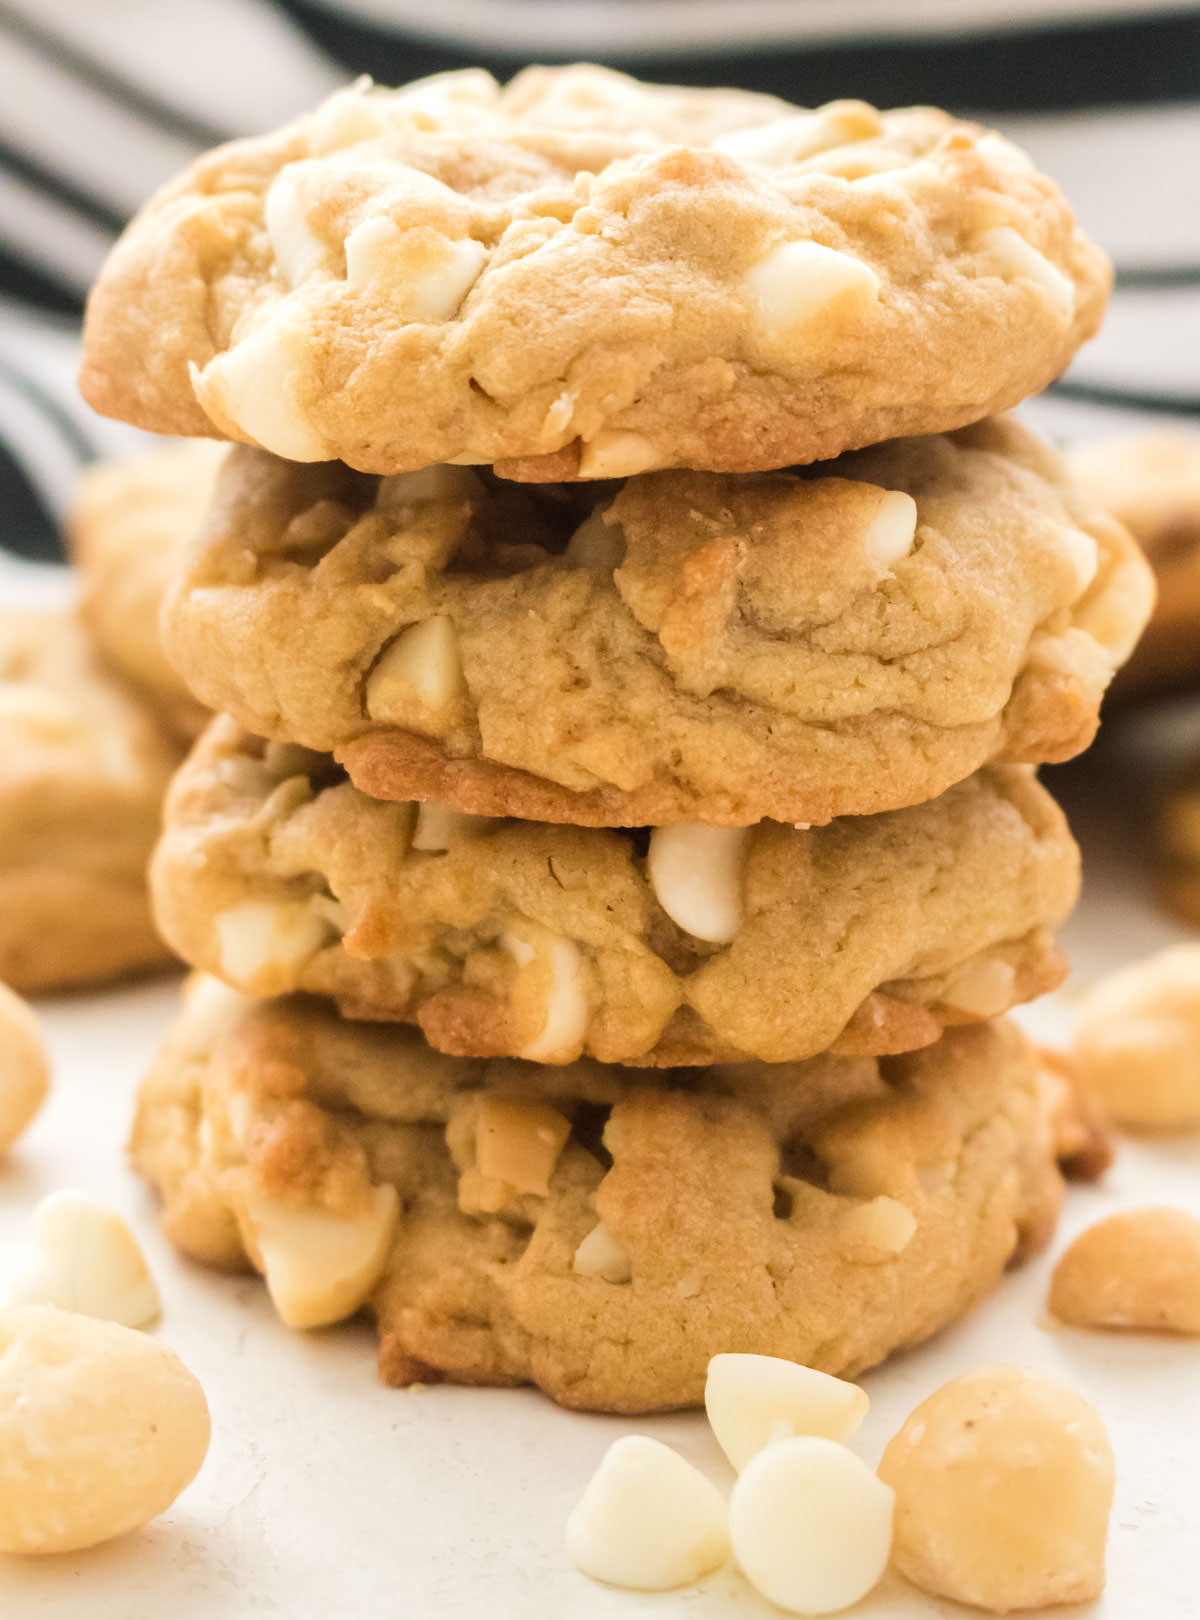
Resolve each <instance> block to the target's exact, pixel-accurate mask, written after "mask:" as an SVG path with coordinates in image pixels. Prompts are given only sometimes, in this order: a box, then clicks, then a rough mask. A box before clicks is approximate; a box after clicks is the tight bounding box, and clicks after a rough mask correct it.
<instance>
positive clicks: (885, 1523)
mask: <svg viewBox="0 0 1200 1620" xmlns="http://www.w3.org/2000/svg"><path fill="white" fill-rule="evenodd" d="M894 1500H895V1499H894V1497H893V1494H892V1491H891V1490H890V1489H889V1487H888V1486H887V1485H885V1484H883V1483H882V1481H880V1480H879V1479H877V1478H876V1477H875V1475H874V1474H873V1473H872V1472H871V1470H870V1469H869V1468H868V1467H867V1465H866V1463H864V1462H862V1461H860V1460H859V1458H857V1457H856V1456H855V1455H854V1453H853V1452H851V1451H847V1450H846V1448H845V1447H844V1446H840V1445H838V1444H837V1442H836V1441H834V1440H828V1439H825V1438H823V1437H821V1436H817V1435H799V1436H797V1437H796V1438H794V1439H792V1440H781V1441H779V1442H778V1443H777V1444H775V1445H768V1446H764V1447H763V1449H762V1450H761V1451H759V1452H758V1453H757V1454H756V1455H755V1456H753V1457H751V1459H750V1461H749V1462H748V1463H747V1464H746V1466H745V1468H744V1469H743V1470H742V1472H741V1473H740V1474H739V1475H738V1480H737V1484H736V1485H735V1486H734V1487H733V1496H732V1498H731V1500H730V1503H729V1532H730V1537H731V1539H732V1542H733V1554H734V1557H735V1558H736V1559H737V1561H738V1564H739V1565H740V1566H741V1569H742V1573H743V1574H744V1575H745V1577H746V1579H747V1580H748V1581H749V1582H750V1584H751V1585H752V1586H753V1587H754V1588H755V1589H756V1590H757V1591H759V1592H761V1593H762V1595H763V1596H764V1597H766V1598H769V1599H770V1600H771V1602H772V1603H777V1604H778V1605H779V1607H780V1608H781V1609H786V1610H787V1611H788V1612H789V1613H791V1614H807V1615H816V1614H835V1613H836V1612H837V1611H838V1610H839V1609H846V1608H849V1606H850V1605H851V1604H852V1603H857V1602H858V1601H859V1599H860V1598H864V1597H866V1595H867V1593H868V1592H869V1591H871V1589H872V1588H873V1587H874V1586H875V1585H876V1584H877V1582H878V1581H879V1579H880V1578H881V1576H882V1575H883V1572H884V1570H885V1569H886V1568H887V1561H888V1553H889V1551H890V1549H891V1542H892V1509H893V1504H894Z"/></svg>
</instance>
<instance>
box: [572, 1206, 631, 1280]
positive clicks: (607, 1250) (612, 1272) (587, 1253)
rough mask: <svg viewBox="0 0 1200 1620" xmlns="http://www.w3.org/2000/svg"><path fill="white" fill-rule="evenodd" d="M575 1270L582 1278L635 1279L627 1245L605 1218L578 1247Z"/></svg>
mask: <svg viewBox="0 0 1200 1620" xmlns="http://www.w3.org/2000/svg"><path fill="white" fill-rule="evenodd" d="M571 1269H572V1271H574V1272H575V1273H576V1274H577V1275H578V1276H580V1277H600V1278H602V1279H603V1280H604V1281H605V1282H609V1283H627V1282H631V1281H632V1280H633V1261H632V1260H631V1259H630V1258H629V1254H628V1251H627V1250H626V1248H625V1246H624V1244H623V1243H622V1242H621V1241H620V1239H619V1238H618V1237H617V1236H616V1234H615V1233H614V1232H613V1230H612V1228H611V1227H609V1226H606V1225H605V1224H604V1222H603V1221H598V1222H597V1223H596V1225H595V1226H593V1227H592V1229H591V1231H590V1232H589V1233H588V1235H587V1236H586V1237H585V1238H584V1239H583V1241H582V1242H581V1243H580V1245H579V1247H578V1248H577V1249H576V1250H575V1257H574V1259H573V1260H572V1261H571Z"/></svg>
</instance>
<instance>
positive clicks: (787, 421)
mask: <svg viewBox="0 0 1200 1620" xmlns="http://www.w3.org/2000/svg"><path fill="white" fill-rule="evenodd" d="M1108 283H1109V269H1108V265H1107V261H1106V260H1105V258H1104V255H1103V254H1102V253H1101V252H1100V250H1099V249H1098V248H1096V247H1095V246H1094V245H1093V244H1092V243H1090V242H1089V241H1088V240H1087V239H1086V238H1085V237H1083V236H1082V235H1081V234H1080V233H1079V232H1078V231H1077V230H1076V228H1075V224H1074V220H1073V217H1072V215H1071V211H1070V209H1069V208H1068V206H1067V204H1066V202H1065V201H1064V199H1063V198H1062V196H1061V195H1060V193H1059V192H1058V190H1057V188H1056V187H1055V186H1054V185H1053V183H1052V182H1051V181H1050V180H1048V179H1046V178H1045V177H1044V176H1042V175H1040V174H1038V173H1037V172H1036V171H1035V170H1034V169H1033V168H1032V166H1031V165H1030V163H1029V162H1028V160H1027V159H1026V158H1025V157H1024V155H1023V154H1022V153H1021V152H1019V151H1018V150H1017V149H1016V148H1015V147H1013V146H1011V145H1010V144H1009V143H1008V142H1006V141H1005V140H1003V139H1001V137H1000V136H998V135H996V134H994V133H992V132H990V131H987V130H985V129H982V128H980V127H979V126H977V125H975V124H970V123H964V122H962V121H960V120H957V119H954V118H951V117H950V116H949V115H948V114H946V113H943V112H939V111H938V110H936V109H934V108H921V107H919V108H906V109H901V110H899V111H896V112H889V113H877V112H876V111H875V110H874V109H873V108H871V107H868V106H866V105H865V104H863V103H861V102H832V103H830V104H829V105H828V106H826V107H824V108H821V109H819V110H817V111H805V110H802V109H799V108H796V107H792V106H790V105H788V104H787V103H785V102H781V101H777V100H775V99H774V98H772V97H767V96H756V95H750V94H743V93H737V92H730V91H711V90H683V89H675V88H670V87H665V86H658V85H641V84H638V83H637V82H636V81H635V80H632V79H629V78H626V77H625V76H624V75H622V74H617V73H611V72H608V71H606V70H604V69H601V68H596V67H587V66H578V67H570V68H558V69H550V68H539V69H533V70H530V71H528V72H526V73H522V74H520V75H518V76H517V78H516V79H514V80H513V81H512V83H511V84H509V85H507V86H506V87H504V88H503V89H501V87H500V86H499V85H497V84H496V82H495V81H494V80H493V79H492V78H490V76H489V75H487V74H484V73H478V72H468V73H457V74H447V75H442V76H439V77H437V78H434V79H429V80H423V81H420V82H419V83H417V84H414V85H410V86H408V87H406V88H405V89H402V90H377V89H374V88H372V87H370V86H369V85H365V84H360V85H356V86H354V87H352V88H350V89H348V90H345V91H342V92H340V93H339V94H337V95H336V96H334V97H333V98H332V99H331V100H330V101H328V102H326V103H325V105H324V106H323V107H321V108H319V109H318V110H317V111H316V112H315V113H312V114H310V115H308V116H306V117H304V118H301V119H299V120H297V121H296V122H295V123H293V124H290V125H288V126H287V127H286V128H285V129H283V130H281V131H279V132H277V133H275V134H273V135H268V136H262V137H258V138H254V139H251V140H245V141H240V142H237V143H235V144H233V145H230V146H225V147H221V148H219V149H218V150H217V151H215V152H213V153H211V154H209V155H208V156H207V157H205V158H203V159H201V160H200V162H199V163H197V164H196V165H194V166H193V168H192V169H190V170H189V171H188V172H187V173H186V174H185V175H183V176H182V177H181V178H180V179H179V180H177V181H175V182H174V183H173V184H172V185H170V186H168V187H166V188H165V189H164V190H163V191H161V192H160V193H159V194H158V195H157V196H156V197H154V198H153V199H152V200H151V201H150V202H149V203H148V204H147V206H146V207H145V209H144V210H143V211H142V213H141V214H140V215H139V216H138V218H137V219H135V221H134V222H133V224H132V225H131V226H130V228H129V230H128V231H127V232H126V234H125V236H124V237H123V238H122V240H121V242H120V243H119V244H118V246H117V248H116V249H115V251H114V253H113V255H112V257H111V258H110V260H109V262H108V265H107V267H106V268H105V270H104V271H103V273H102V275H101V277H100V281H99V283H98V285H97V286H96V288H95V290H94V292H93V294H92V298H91V301H90V305H89V309H88V315H87V320H86V326H85V360H84V366H83V370H82V374H81V378H80V386H81V388H82V390H83V393H84V396H85V397H86V398H87V399H88V401H89V402H90V403H91V404H92V405H94V406H95V407H96V409H97V410H100V411H102V412H104V413H105V414H107V415H111V416H118V417H122V418H124V419H125V420H127V421H130V422H134V423H136V424H138V425H139V426H141V427H145V428H149V429H151V430H153V431H155V432H159V433H179V434H189V435H201V436H210V437H211V436H221V435H224V436H227V437H230V438H233V439H240V440H243V441H244V442H246V443H250V444H258V445H261V446H262V447H263V448H265V449H268V450H272V451H274V452H275V453H276V454H277V455H281V456H284V457H286V458H288V459H290V460H293V461H321V460H329V459H334V458H336V459H340V460H342V461H345V462H347V463H349V465H350V466H352V467H356V468H358V469H360V470H362V471H365V472H374V473H395V472H403V471H408V470H411V469H414V468H417V467H421V466H425V465H428V464H430V463H433V462H444V461H463V462H478V463H496V464H498V470H499V471H500V472H501V474H502V475H505V476H509V477H514V478H522V479H528V480H532V481H538V482H541V481H550V480H561V479H569V478H575V477H579V478H604V477H617V476H625V475H627V474H631V473H635V472H642V471H646V470H648V469H651V468H662V467H677V466H683V467H691V468H695V469H701V470H713V471H726V472H743V471H751V470H754V469H761V468H771V467H780V466H786V465H789V464H794V463H801V462H809V461H814V460H817V459H820V458H825V457H831V456H834V455H837V454H838V453H839V452H841V451H843V450H846V449H852V448H854V447H856V446H860V445H864V444H870V443H874V442H877V441H880V440H884V439H889V438H893V437H896V436H898V435H901V434H912V433H932V432H938V431H942V430H945V429H950V428H955V427H959V426H962V425H963V424H965V423H969V422H973V421H976V420H978V419H979V418H981V417H983V416H985V415H987V414H989V413H990V412H993V411H996V410H1001V409H1004V408H1006V407H1008V406H1010V405H1013V404H1015V403H1016V402H1017V401H1018V400H1020V399H1022V398H1024V397H1025V396H1026V395H1027V394H1030V393H1033V392H1035V391H1036V390H1037V389H1039V388H1041V387H1043V386H1044V385H1045V384H1046V383H1047V382H1049V381H1050V380H1051V379H1052V378H1053V377H1054V376H1056V375H1057V374H1058V373H1059V372H1060V371H1061V370H1062V369H1063V367H1064V366H1065V365H1066V363H1067V362H1068V360H1069V359H1070V357H1071V355H1072V354H1073V353H1074V352H1075V350H1076V349H1077V348H1078V346H1079V345H1080V344H1081V343H1082V342H1083V341H1084V340H1085V339H1087V338H1088V337H1090V336H1091V335H1092V333H1093V332H1094V331H1095V330H1096V327H1097V325H1098V324H1099V320H1100V316H1101V313H1102V310H1103V306H1104V302H1105V297H1106V294H1107V289H1108Z"/></svg>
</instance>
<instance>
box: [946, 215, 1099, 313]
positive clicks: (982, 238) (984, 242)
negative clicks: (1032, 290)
mask: <svg viewBox="0 0 1200 1620" xmlns="http://www.w3.org/2000/svg"><path fill="white" fill-rule="evenodd" d="M969 247H970V249H971V250H972V251H973V252H975V253H978V254H979V255H980V257H981V258H982V259H983V261H984V264H985V266H986V269H987V271H988V272H989V273H990V274H992V275H998V276H1000V277H1002V278H1003V279H1004V280H1005V281H1017V280H1021V281H1032V282H1033V283H1034V284H1035V285H1036V286H1037V287H1040V288H1041V290H1042V292H1043V293H1044V294H1045V297H1046V302H1047V303H1048V304H1049V305H1050V306H1051V308H1052V309H1053V310H1054V312H1055V314H1056V315H1059V316H1061V317H1062V318H1064V319H1065V318H1067V317H1068V316H1069V315H1070V314H1071V312H1072V310H1073V309H1074V308H1075V288H1074V286H1073V285H1072V283H1071V279H1070V277H1069V276H1065V275H1064V274H1063V272H1062V271H1061V270H1060V269H1059V268H1058V267H1057V265H1053V264H1051V263H1050V260H1049V259H1048V258H1047V257H1046V255H1045V254H1044V253H1039V252H1038V250H1037V248H1035V247H1033V246H1032V244H1031V243H1029V242H1027V241H1026V240H1025V238H1024V237H1023V236H1022V235H1021V234H1020V233H1019V232H1018V231H1015V230H1014V229H1013V228H1012V226H1011V225H993V226H990V227H989V228H988V229H987V230H984V231H980V232H978V233H977V235H975V236H974V237H972V238H971V241H970V243H969Z"/></svg>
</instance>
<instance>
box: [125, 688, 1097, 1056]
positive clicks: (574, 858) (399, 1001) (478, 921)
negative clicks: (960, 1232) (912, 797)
mask: <svg viewBox="0 0 1200 1620" xmlns="http://www.w3.org/2000/svg"><path fill="white" fill-rule="evenodd" d="M714 835H715V836H716V838H717V840H718V842H719V844H720V847H719V848H718V849H715V850H714V848H713V838H714ZM685 837H686V839H687V842H688V849H687V850H685V851H683V852H682V853H680V852H679V851H678V850H676V849H675V845H676V844H678V843H679V842H680V841H681V840H683V839H684V838H685ZM664 839H668V840H669V841H670V842H669V845H668V849H669V850H671V851H674V853H672V854H671V856H670V858H669V859H667V858H662V859H658V858H656V851H658V850H659V846H660V842H661V841H662V840H664ZM730 845H736V847H728V846H730ZM1077 885H1078V852H1077V850H1076V848H1075V845H1074V843H1073V841H1072V839H1071V836H1070V834H1069V832H1068V831H1067V827H1066V823H1065V822H1064V820H1063V818H1062V815H1061V813H1060V811H1059V810H1058V808H1057V806H1056V805H1055V804H1054V803H1053V801H1052V800H1051V798H1050V797H1049V795H1048V794H1047V793H1046V792H1045V791H1044V789H1043V788H1041V787H1040V786H1039V785H1038V783H1037V782H1036V781H1035V780H1034V778H1033V775H1032V773H1031V771H1030V770H1029V769H1028V768H1027V767H1024V766H1016V765H1009V766H997V767H994V768H990V769H988V770H985V771H981V772H980V773H978V774H977V775H976V776H973V777H970V778H968V779H967V781H966V782H960V783H958V784H956V786H954V787H952V788H950V789H948V791H947V792H946V793H944V794H943V795H942V797H941V798H940V799H935V800H932V801H930V802H929V803H927V804H921V805H915V806H913V807H912V808H911V809H908V810H897V811H892V812H891V813H889V814H887V815H881V816H849V817H843V818H841V819H840V820H838V821H834V822H831V823H829V825H827V826H825V827H815V828H811V829H803V828H796V827H790V826H784V825H781V824H780V823H778V822H773V821H764V822H760V823H759V824H758V825H757V826H755V827H749V828H744V829H742V828H724V829H722V828H718V829H714V828H711V827H692V828H685V827H681V826H675V827H669V828H656V829H647V830H643V831H641V832H637V831H630V830H625V829H619V830H618V829H611V828H586V827H583V828H581V827H565V826H557V825H545V824H542V823H538V822H528V821H507V820H506V821H492V820H486V821H483V822H481V823H472V821H471V819H470V818H468V817H462V816H458V817H453V816H451V817H448V816H447V815H446V814H445V812H444V810H442V809H441V808H440V807H435V806H431V805H430V804H429V803H424V804H420V805H412V804H403V803H400V802H398V801H385V800H378V799H372V798H368V797H367V795H366V794H363V793H360V792H359V791H358V789H357V788H355V787H354V786H352V785H351V783H349V782H348V781H347V780H346V779H345V775H344V773H343V772H342V771H341V770H340V768H339V767H338V766H336V765H335V764H334V763H333V761H332V760H331V759H330V757H329V756H328V755H321V754H312V753H306V752H305V751H304V750H303V749H298V748H296V747H294V746H292V745H291V744H280V743H266V744H264V743H262V742H261V741H260V740H259V739H257V738H254V737H250V736H248V735H247V734H246V733H244V732H242V731H240V730H239V729H238V727H237V726H236V725H235V724H234V723H233V722H232V721H231V720H227V719H224V718H222V719H219V720H217V721H215V722H214V723H213V726H212V728H211V729H210V730H209V731H208V732H207V733H206V734H205V736H204V737H203V738H202V739H201V741H200V742H199V743H198V744H197V745H196V748H195V750H194V752H193V754H192V756H191V758H190V760H189V761H188V762H187V763H186V764H185V765H184V767H183V768H182V770H181V771H180V773H179V775H178V776H177V778H176V780H175V783H174V786H173V788H172V791H171V796H170V800H169V803H168V808H167V814H166V831H165V834H164V836H163V840H162V842H161V843H160V845H159V848H158V851H157V854H156V856H155V860H154V867H153V872H152V887H153V890H154V895H155V905H156V914H157V918H158V921H159V925H160V927H161V928H162V929H163V931H164V934H165V936H166V938H167V939H168V940H170V942H171V943H172V944H173V945H174V946H175V948H176V949H177V950H178V951H179V953H180V954H181V955H182V956H183V957H184V959H185V960H186V961H188V962H191V963H192V964H193V965H194V966H196V967H199V968H203V969H204V970H205V971H207V972H211V973H213V974H216V975H217V976H218V977H220V978H222V979H224V980H225V981H226V982H227V983H229V984H232V985H234V986H235V987H236V988H238V989H240V990H243V991H247V992H249V993H251V994H254V995H278V994H281V993H284V992H287V991H291V990H305V991H310V992H313V993H316V994H320V995H328V996H332V997H334V998H335V999H336V1000H337V1001H338V1003H339V1004H340V1006H341V1008H342V1010H343V1012H345V1013H346V1014H347V1015H348V1016H350V1017H355V1018H395V1019H404V1020H408V1021H413V1022H417V1023H419V1024H420V1025H421V1027H422V1029H423V1030H424V1031H425V1034H426V1036H427V1038H428V1039H429V1041H430V1042H431V1044H432V1045H434V1046H436V1047H438V1048H440V1049H441V1050H443V1051H447V1052H456V1053H459V1054H461V1055H464V1056H477V1057H490V1056H515V1057H524V1058H529V1059H532V1060H534V1061H537V1062H540V1063H567V1062H571V1061H572V1060H573V1059H575V1058H577V1057H579V1056H581V1055H582V1054H584V1053H587V1054H589V1055H590V1056H593V1057H596V1058H599V1059H601V1060H602V1061H603V1062H609V1063H634V1064H659V1065H662V1064H667V1065H670V1064H679V1063H702V1062H710V1061H712V1060H714V1059H717V1058H732V1057H757V1058H762V1059H764V1060H766V1061H772V1062H773V1061H781V1060H785V1059H796V1058H804V1057H811V1056H812V1055H813V1054H814V1053H816V1052H820V1051H824V1050H825V1049H826V1048H827V1047H835V1048H836V1049H837V1050H838V1051H842V1052H869V1053H875V1052H888V1051H893V1052H894V1051H901V1050H906V1049H909V1048H912V1047H917V1046H922V1045H925V1044H926V1043H927V1042H929V1041H932V1040H934V1039H935V1038H936V1037H937V1035H938V1033H939V1032H940V1030H941V1029H942V1028H943V1027H944V1026H945V1025H947V1024H954V1023H963V1022H971V1021H974V1020H976V1019H982V1018H990V1017H992V1016H994V1015H996V1014H999V1013H1002V1012H1005V1011H1007V1010H1008V1008H1009V1007H1011V1006H1014V1005H1015V1004H1016V1003H1018V1002H1020V1001H1025V1000H1028V999H1029V998H1030V997H1031V996H1034V995H1037V994H1040V993H1041V992H1042V991H1043V990H1047V989H1050V988H1052V987H1053V986H1054V985H1055V984H1056V983H1057V982H1058V981H1059V979H1060V978H1061V976H1062V961H1061V957H1060V955H1059V953H1058V951H1057V949H1056V947H1055V946H1054V944H1053V942H1052V939H1051V937H1050V933H1049V930H1052V929H1054V928H1055V927H1057V925H1058V924H1059V923H1060V922H1061V921H1062V919H1063V918H1064V917H1065V916H1066V914H1067V912H1068V911H1069V910H1070V908H1071V905H1072V903H1073V901H1074V899H1075V894H1076V889H1077Z"/></svg>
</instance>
